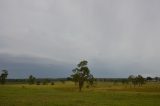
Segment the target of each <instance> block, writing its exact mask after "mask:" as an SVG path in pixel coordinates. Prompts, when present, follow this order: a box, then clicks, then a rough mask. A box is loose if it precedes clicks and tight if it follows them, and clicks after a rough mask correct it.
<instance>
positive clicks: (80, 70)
mask: <svg viewBox="0 0 160 106" xmlns="http://www.w3.org/2000/svg"><path fill="white" fill-rule="evenodd" d="M87 64H88V62H87V61H86V60H84V61H81V62H80V63H79V64H78V65H77V67H76V68H75V69H73V70H72V71H73V74H72V75H71V78H72V79H73V81H74V82H75V83H78V86H79V91H81V90H82V87H83V85H84V82H85V81H88V80H89V76H90V70H89V68H88V66H87Z"/></svg>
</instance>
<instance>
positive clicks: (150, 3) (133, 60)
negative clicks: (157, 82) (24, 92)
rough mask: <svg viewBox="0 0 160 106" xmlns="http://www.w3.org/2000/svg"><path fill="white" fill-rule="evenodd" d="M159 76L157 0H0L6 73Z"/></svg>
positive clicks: (0, 46) (1, 60)
mask: <svg viewBox="0 0 160 106" xmlns="http://www.w3.org/2000/svg"><path fill="white" fill-rule="evenodd" d="M83 59H85V60H88V62H89V68H90V69H91V73H93V74H94V76H96V77H128V75H131V74H134V75H137V74H142V75H144V76H148V75H149V76H160V0H0V70H2V69H7V70H8V71H9V78H23V77H27V76H28V75H30V74H32V75H34V76H36V77H68V76H69V75H70V74H71V73H72V71H71V70H72V69H73V68H74V67H75V66H76V64H77V63H78V62H79V61H81V60H83Z"/></svg>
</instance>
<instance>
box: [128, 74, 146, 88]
mask: <svg viewBox="0 0 160 106" xmlns="http://www.w3.org/2000/svg"><path fill="white" fill-rule="evenodd" d="M128 82H131V83H132V84H133V85H134V87H135V86H136V85H139V86H142V85H143V84H145V78H143V77H142V76H141V75H138V76H134V75H130V76H129V77H128Z"/></svg>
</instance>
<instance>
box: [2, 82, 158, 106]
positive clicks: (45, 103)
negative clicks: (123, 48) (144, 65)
mask: <svg viewBox="0 0 160 106" xmlns="http://www.w3.org/2000/svg"><path fill="white" fill-rule="evenodd" d="M0 106H160V84H158V83H156V84H155V83H149V84H146V85H144V86H142V87H136V88H133V87H132V88H131V87H130V86H129V85H128V86H127V85H122V84H119V83H117V84H113V83H109V82H103V83H102V82H99V83H97V85H96V86H95V87H93V88H89V89H88V88H84V89H83V91H82V92H78V90H77V88H76V87H75V85H74V83H72V82H66V83H65V84H62V83H60V82H57V83H55V85H27V84H25V85H23V84H17V85H16V84H14V85H11V84H10V85H9V84H7V85H0Z"/></svg>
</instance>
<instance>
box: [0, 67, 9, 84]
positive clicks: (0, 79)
mask: <svg viewBox="0 0 160 106" xmlns="http://www.w3.org/2000/svg"><path fill="white" fill-rule="evenodd" d="M7 76H8V71H7V70H2V73H1V75H0V82H1V84H5V83H6V79H7Z"/></svg>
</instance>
